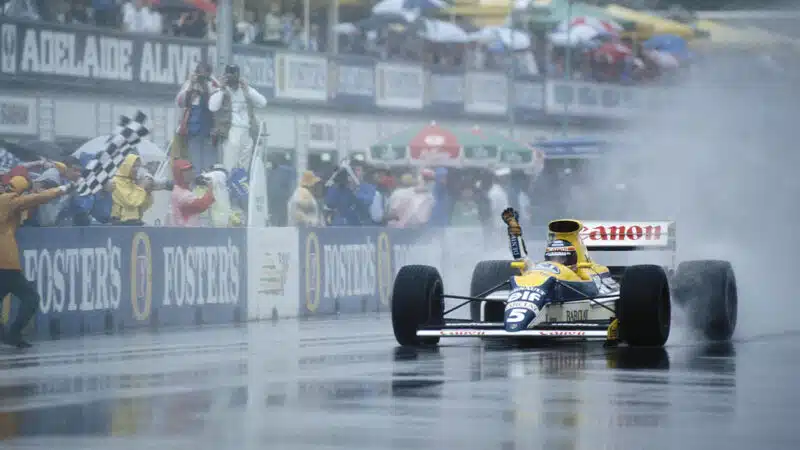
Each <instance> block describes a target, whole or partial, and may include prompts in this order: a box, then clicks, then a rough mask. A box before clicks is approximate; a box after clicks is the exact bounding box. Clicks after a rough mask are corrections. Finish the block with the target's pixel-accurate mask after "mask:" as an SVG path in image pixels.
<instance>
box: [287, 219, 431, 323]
mask: <svg viewBox="0 0 800 450" xmlns="http://www.w3.org/2000/svg"><path fill="white" fill-rule="evenodd" d="M439 235H440V232H438V231H432V232H426V233H423V232H421V231H420V230H398V229H393V228H377V227H376V228H369V227H341V228H318V229H311V228H310V229H305V230H300V274H301V276H300V285H301V288H300V310H299V314H300V316H309V315H326V314H335V313H360V312H373V311H387V310H388V309H389V300H390V298H391V295H392V284H393V282H394V276H395V275H396V273H397V271H398V270H400V267H402V266H404V265H407V264H428V265H432V266H435V267H439V266H440V265H441V263H442V246H441V244H440V243H439V242H438V238H437V236H439Z"/></svg>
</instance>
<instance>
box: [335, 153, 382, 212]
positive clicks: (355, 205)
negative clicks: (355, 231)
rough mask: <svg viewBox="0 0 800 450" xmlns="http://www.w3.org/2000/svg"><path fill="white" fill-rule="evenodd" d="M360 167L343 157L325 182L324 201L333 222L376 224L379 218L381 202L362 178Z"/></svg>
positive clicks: (374, 190)
mask: <svg viewBox="0 0 800 450" xmlns="http://www.w3.org/2000/svg"><path fill="white" fill-rule="evenodd" d="M362 175H363V167H362V166H361V165H360V164H357V165H355V166H353V167H351V165H350V162H349V161H347V160H345V161H344V162H342V163H341V164H340V165H339V168H338V169H337V170H336V172H334V174H333V176H331V178H330V179H329V180H328V182H327V183H325V186H327V188H328V191H327V192H326V194H325V205H326V206H327V208H328V209H329V210H330V212H331V223H330V225H333V226H369V225H376V224H378V223H379V221H380V220H381V219H382V216H383V212H382V207H381V206H382V205H380V204H379V202H380V197H379V196H378V195H376V194H377V188H376V187H375V185H374V184H371V183H368V182H366V181H364V180H363V176H362Z"/></svg>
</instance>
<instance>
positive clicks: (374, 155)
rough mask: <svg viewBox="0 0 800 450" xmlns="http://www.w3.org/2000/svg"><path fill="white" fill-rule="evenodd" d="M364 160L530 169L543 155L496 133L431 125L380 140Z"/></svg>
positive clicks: (542, 159)
mask: <svg viewBox="0 0 800 450" xmlns="http://www.w3.org/2000/svg"><path fill="white" fill-rule="evenodd" d="M367 159H368V160H369V161H370V162H372V163H378V164H384V165H387V166H444V167H479V168H494V167H509V168H511V169H531V168H534V167H537V166H540V165H541V164H543V161H544V156H543V154H542V153H541V152H539V151H537V150H535V149H534V148H532V147H530V146H529V145H527V144H524V143H521V142H517V141H515V140H513V139H510V138H508V137H506V136H503V135H502V134H500V133H495V132H491V131H486V130H482V129H480V128H478V127H474V128H471V129H461V128H447V127H443V126H441V125H438V124H437V123H436V122H432V123H431V124H429V125H426V126H423V127H414V128H409V129H407V130H404V131H401V132H399V133H396V134H393V135H391V136H389V137H387V138H385V139H382V140H381V141H379V142H377V143H375V144H374V145H372V146H371V147H370V148H369V151H368V154H367Z"/></svg>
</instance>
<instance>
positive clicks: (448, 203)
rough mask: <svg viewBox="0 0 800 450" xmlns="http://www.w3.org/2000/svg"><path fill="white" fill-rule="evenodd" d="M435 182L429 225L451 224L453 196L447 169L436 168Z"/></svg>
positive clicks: (444, 225) (442, 225)
mask: <svg viewBox="0 0 800 450" xmlns="http://www.w3.org/2000/svg"><path fill="white" fill-rule="evenodd" d="M434 173H435V178H434V182H433V210H432V211H431V219H430V221H429V222H428V225H430V226H433V227H446V226H448V225H450V216H451V215H452V213H453V196H452V195H451V194H450V190H449V189H448V184H447V169H446V168H444V167H440V168H438V169H436V171H435V172H434Z"/></svg>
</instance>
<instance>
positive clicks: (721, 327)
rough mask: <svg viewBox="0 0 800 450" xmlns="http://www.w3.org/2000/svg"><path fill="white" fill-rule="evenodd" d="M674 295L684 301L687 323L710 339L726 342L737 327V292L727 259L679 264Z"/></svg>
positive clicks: (734, 276) (731, 269)
mask: <svg viewBox="0 0 800 450" xmlns="http://www.w3.org/2000/svg"><path fill="white" fill-rule="evenodd" d="M674 284H675V295H676V296H677V297H678V298H679V299H680V300H681V303H684V304H685V307H686V311H687V312H688V316H689V322H690V323H691V325H692V327H693V328H694V329H696V330H699V331H700V332H701V333H703V335H704V336H705V337H706V338H707V339H709V340H712V341H727V340H729V339H730V338H731V336H733V332H734V331H735V330H736V322H737V316H738V307H739V294H738V287H737V285H736V275H735V274H734V272H733V266H732V265H731V263H730V262H728V261H717V260H700V261H684V262H682V263H680V264H678V269H677V271H676V273H675V279H674Z"/></svg>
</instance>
